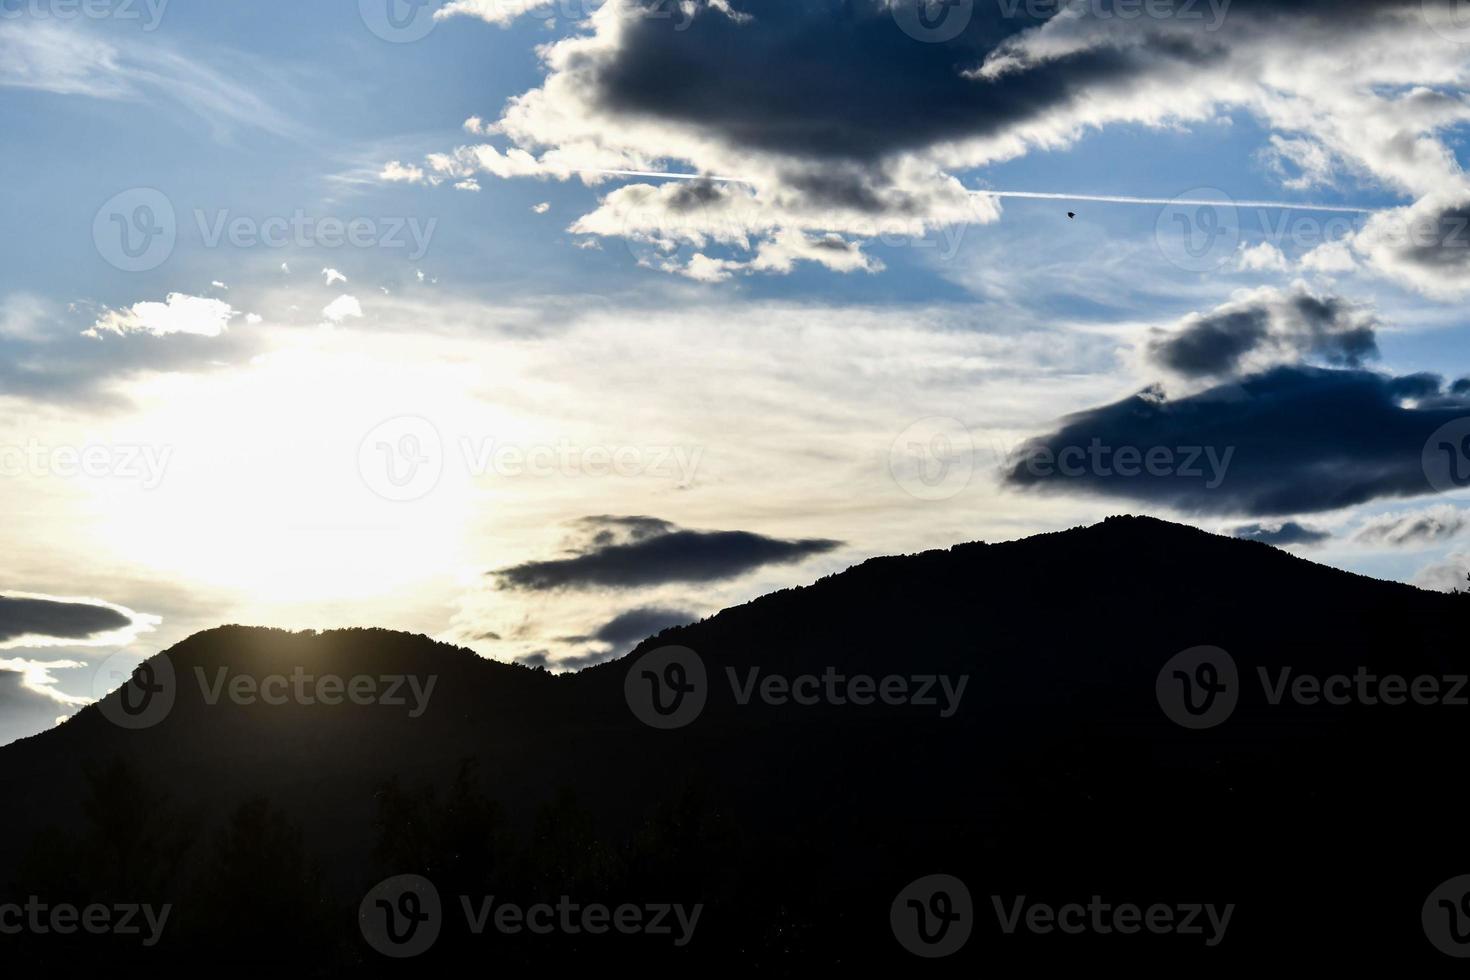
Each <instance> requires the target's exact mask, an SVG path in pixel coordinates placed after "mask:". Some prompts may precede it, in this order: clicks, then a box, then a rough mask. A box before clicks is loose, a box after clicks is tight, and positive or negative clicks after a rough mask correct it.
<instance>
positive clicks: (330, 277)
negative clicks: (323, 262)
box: [322, 269, 347, 286]
mask: <svg viewBox="0 0 1470 980" xmlns="http://www.w3.org/2000/svg"><path fill="white" fill-rule="evenodd" d="M322 279H323V280H325V282H326V284H327V285H328V286H330V285H332V284H334V283H339V282H346V281H347V277H346V276H344V275H343V274H342V273H340V272H338V271H337V270H336V269H323V270H322Z"/></svg>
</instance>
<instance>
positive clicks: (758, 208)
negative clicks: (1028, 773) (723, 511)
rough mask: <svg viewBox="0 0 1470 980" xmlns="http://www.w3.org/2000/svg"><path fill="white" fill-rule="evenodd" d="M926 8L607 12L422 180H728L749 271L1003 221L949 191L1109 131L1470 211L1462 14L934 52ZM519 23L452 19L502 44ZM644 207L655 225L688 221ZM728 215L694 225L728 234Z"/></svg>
mask: <svg viewBox="0 0 1470 980" xmlns="http://www.w3.org/2000/svg"><path fill="white" fill-rule="evenodd" d="M919 2H921V0H847V2H843V3H836V2H815V0H809V2H792V0H729V2H719V3H716V2H713V0H689V2H685V3H680V4H677V5H676V4H667V3H661V2H659V3H654V2H647V3H645V2H628V3H609V4H605V5H603V6H602V7H601V8H600V9H598V10H597V11H596V12H595V13H593V14H592V15H591V17H590V18H588V20H587V21H586V22H585V23H584V24H581V25H579V27H578V29H577V30H575V31H574V32H573V33H572V34H571V35H570V36H567V37H564V38H562V39H560V40H557V41H555V42H553V43H551V44H548V45H545V46H543V47H542V48H540V49H539V53H540V55H541V57H542V59H543V61H544V64H545V69H546V74H545V78H544V81H543V83H542V84H541V85H540V86H539V87H537V88H534V89H532V90H530V91H528V92H525V93H523V94H521V95H520V96H517V97H515V98H513V99H511V100H510V102H509V103H508V105H507V107H506V109H505V111H504V113H503V114H502V116H501V117H500V118H499V119H498V120H497V121H495V122H486V121H484V120H482V119H480V118H478V117H476V118H474V119H472V120H469V121H467V123H466V127H465V128H466V131H467V132H469V133H470V134H471V135H474V136H477V137H482V138H484V139H485V140H487V142H484V143H481V144H479V145H473V146H463V147H459V148H457V149H454V150H451V151H449V152H445V153H440V154H435V155H432V156H431V157H429V158H428V162H429V164H430V169H431V170H437V171H440V172H443V173H445V174H446V175H453V176H456V177H459V178H465V177H468V176H471V175H473V174H475V173H485V174H490V175H493V176H496V177H500V178H513V177H541V178H548V177H549V178H554V179H562V180H566V179H572V178H580V179H582V180H584V181H586V182H588V183H594V184H595V183H599V182H601V181H603V180H605V179H606V173H605V172H606V171H619V170H621V171H650V170H668V169H671V168H672V169H680V170H691V171H693V172H695V173H699V174H705V175H711V176H720V175H722V176H727V177H735V178H739V179H740V180H742V181H744V182H745V186H744V189H742V190H738V191H729V192H727V193H728V194H743V195H746V196H747V197H749V199H750V200H749V201H747V202H745V203H744V205H743V207H744V209H745V210H746V211H747V212H749V214H750V215H751V216H752V217H751V218H750V219H748V220H747V221H746V222H745V224H746V225H747V228H748V230H750V231H751V236H750V238H749V239H746V240H740V239H733V238H729V237H728V236H726V237H725V238H723V239H721V240H722V241H723V242H724V244H725V247H726V249H727V250H728V251H731V252H740V251H750V252H755V251H758V249H759V248H760V245H761V243H762V242H763V241H764V240H766V239H768V238H770V237H772V236H773V235H774V234H775V233H776V232H777V231H779V230H788V231H799V232H802V233H805V234H807V235H809V236H811V235H822V234H829V233H835V234H840V235H844V236H846V237H848V238H852V237H854V236H859V237H874V235H875V234H877V233H881V232H882V231H887V230H892V229H881V230H880V231H879V232H875V230H874V226H875V224H881V223H882V222H884V221H900V222H905V223H906V224H907V226H908V227H917V229H918V231H917V232H911V233H922V232H923V231H924V230H927V229H932V228H935V227H938V226H942V225H945V224H950V223H954V222H956V221H970V222H983V221H994V220H996V219H997V218H998V216H999V211H998V209H997V208H996V207H995V204H994V202H993V201H990V202H987V205H988V207H989V210H988V211H984V212H980V213H973V212H967V208H969V207H970V206H969V205H968V204H967V203H966V202H965V200H964V198H965V196H966V193H965V189H964V188H963V187H962V186H961V185H960V183H959V182H958V181H957V180H956V179H955V177H954V175H955V174H957V173H960V172H963V171H965V170H972V169H975V168H980V167H984V166H987V165H990V164H993V163H996V162H999V161H1004V160H1011V159H1015V158H1017V157H1020V156H1023V155H1025V154H1027V153H1030V152H1033V151H1036V150H1055V149H1058V148H1064V147H1067V146H1070V145H1072V144H1073V143H1075V142H1076V141H1077V140H1078V139H1079V138H1080V137H1081V136H1082V135H1084V134H1085V133H1087V132H1090V131H1093V130H1096V129H1099V128H1103V127H1106V126H1110V125H1116V124H1122V123H1129V124H1142V125H1146V126H1168V125H1178V124H1188V123H1192V122H1200V121H1206V120H1211V119H1215V118H1218V117H1219V115H1220V114H1221V113H1224V112H1235V111H1245V112H1248V113H1251V114H1252V115H1253V116H1255V117H1256V119H1257V120H1258V121H1259V122H1260V123H1262V124H1263V125H1264V127H1265V128H1266V129H1267V130H1268V131H1269V134H1268V136H1267V143H1266V145H1265V146H1264V147H1263V151H1262V152H1263V155H1264V156H1265V158H1266V159H1267V162H1268V166H1269V167H1271V168H1273V169H1274V170H1275V171H1276V172H1277V174H1278V176H1279V178H1280V179H1281V181H1282V182H1283V184H1284V185H1285V186H1287V187H1288V188H1292V189H1304V188H1307V187H1313V186H1319V185H1323V184H1327V183H1331V182H1332V181H1334V180H1335V179H1336V176H1337V175H1338V173H1340V172H1343V171H1347V172H1351V173H1353V174H1355V175H1365V176H1367V177H1368V178H1370V179H1372V180H1375V181H1377V182H1379V183H1381V184H1382V185H1384V186H1386V187H1388V188H1389V189H1390V190H1392V191H1396V192H1401V193H1405V194H1411V195H1415V196H1423V195H1427V194H1430V193H1434V192H1442V191H1444V190H1445V189H1446V188H1461V189H1465V190H1466V191H1467V193H1470V185H1467V182H1466V181H1465V179H1464V176H1463V174H1462V172H1461V170H1460V168H1459V166H1458V163H1457V162H1456V160H1455V155H1454V153H1453V152H1452V151H1451V150H1450V149H1449V147H1448V146H1447V144H1446V142H1445V140H1444V134H1446V133H1448V132H1450V131H1452V130H1454V129H1455V128H1456V127H1457V126H1460V125H1463V124H1464V123H1465V122H1467V121H1470V102H1467V101H1465V100H1464V99H1461V98H1458V97H1456V96H1455V95H1452V94H1450V91H1452V90H1453V89H1454V88H1455V87H1456V86H1458V85H1460V84H1461V83H1462V81H1463V78H1464V75H1465V70H1466V62H1467V58H1470V51H1467V49H1466V48H1465V47H1464V46H1462V45H1459V44H1456V43H1455V42H1454V41H1453V40H1451V39H1450V37H1448V36H1445V35H1443V34H1441V33H1439V32H1437V31H1435V30H1432V29H1430V26H1429V24H1427V23H1426V21H1425V17H1426V16H1428V17H1430V18H1435V17H1440V16H1443V17H1446V18H1449V17H1451V16H1452V14H1453V3H1452V2H1450V0H1444V2H1440V0H1428V2H1427V3H1423V4H1421V3H1420V2H1419V0H1397V2H1376V3H1369V2H1364V0H1358V2H1342V3H1328V2H1325V0H1301V2H1281V0H1276V2H1267V0H1235V2H1234V3H1232V4H1230V5H1228V8H1226V9H1221V10H1218V11H1217V9H1216V5H1207V4H1202V3H1192V2H1191V3H1188V4H1186V3H1183V2H1180V3H1169V2H1165V3H1163V4H1162V5H1151V12H1152V10H1153V8H1154V7H1156V6H1162V11H1161V12H1158V13H1152V14H1151V15H1150V16H1133V17H1128V16H1124V15H1122V14H1121V13H1119V12H1117V11H1115V10H1114V9H1113V7H1112V5H1111V4H1055V5H1053V4H1047V5H1035V4H1024V3H1021V4H1014V5H1011V4H989V3H984V4H981V3H977V4H974V5H969V4H964V5H956V6H954V7H952V8H951V7H945V8H944V9H943V10H942V11H941V12H940V17H939V20H940V21H945V20H946V18H949V19H950V20H949V21H948V22H946V23H941V24H940V26H939V28H938V29H937V30H932V31H931V30H928V29H927V28H926V27H925V24H923V23H921V22H920V20H919V18H918V17H917V11H916V9H915V5H916V4H917V3H919ZM1038 7H1039V8H1040V9H1038ZM515 8H516V5H514V4H512V5H502V4H498V3H488V2H483V3H482V2H476V3H464V4H457V5H455V6H453V7H452V8H446V9H445V10H442V11H440V14H441V15H444V16H447V15H449V14H451V13H464V14H472V13H473V14H476V15H478V16H480V17H481V18H482V19H492V18H491V17H488V16H486V15H487V14H488V13H493V14H494V18H495V19H497V20H498V21H499V22H503V21H504V20H506V19H508V18H509V17H511V16H513V11H514V10H515ZM931 13H932V11H931ZM1052 14H1057V15H1056V16H1051V15H1052ZM1225 14H1228V16H1223V15H1225ZM793 77H796V78H801V79H802V80H803V83H802V84H798V85H792V84H790V79H792V78H793ZM671 78H677V79H679V83H678V84H677V85H674V84H669V81H668V80H669V79H671ZM597 171H603V172H604V173H597ZM641 186H642V192H641V193H642V195H643V196H644V197H645V198H646V201H645V202H644V204H645V205H646V209H647V210H650V211H660V210H661V211H662V214H663V216H664V218H665V219H667V220H670V221H672V220H675V219H676V218H677V217H678V211H677V209H676V207H675V205H674V203H673V202H672V201H671V200H670V199H668V198H667V197H663V196H652V192H653V190H654V189H653V188H650V187H649V186H648V185H641ZM626 189H627V188H622V189H620V190H626ZM618 193H619V192H618V191H614V192H613V193H612V194H609V195H608V196H607V198H605V199H604V201H603V203H602V205H601V206H600V207H599V208H598V210H597V211H594V212H593V213H592V214H590V215H588V216H586V219H585V220H589V221H591V220H596V221H598V222H599V223H600V224H602V225H603V227H604V228H605V230H604V231H599V232H595V233H597V234H621V233H622V232H621V231H619V230H617V229H619V228H620V227H622V224H621V222H620V221H619V220H617V219H618V218H619V217H620V216H622V215H624V214H625V213H626V211H627V207H626V204H627V202H626V201H619V200H616V199H615V197H616V195H617V194H618ZM724 210H725V209H723V208H718V209H714V210H712V211H706V212H701V213H696V215H695V217H694V218H690V217H688V216H686V217H685V223H686V225H688V224H692V225H694V226H695V227H696V228H698V229H699V230H701V231H707V232H711V233H716V232H718V231H719V230H720V229H721V228H724V227H728V223H729V221H728V215H727V214H725V213H722V212H723V211H724ZM701 216H704V217H708V218H709V219H710V221H709V222H708V223H702V222H700V221H699V220H697V219H698V218H699V217H701ZM654 221H655V219H654V218H653V216H651V215H650V216H647V217H645V220H644V221H643V222H642V223H641V224H642V226H643V227H645V228H646V227H647V226H648V225H650V224H653V223H654ZM865 223H866V225H865ZM706 257H707V259H709V260H710V261H712V262H713V261H741V260H737V259H732V258H731V257H730V256H728V255H723V256H706ZM1272 258H1273V257H1272V256H1270V255H1269V254H1268V253H1266V252H1264V251H1260V250H1257V251H1253V252H1252V253H1250V255H1249V256H1248V257H1247V261H1250V262H1256V263H1260V262H1267V263H1269V262H1271V260H1272ZM851 268H854V269H860V268H863V267H861V266H852V267H851ZM688 269H689V263H687V262H683V263H679V264H676V265H673V266H671V267H670V270H669V271H672V272H682V273H684V274H687V273H688ZM706 271H708V266H707V265H706ZM767 271H780V266H779V265H777V266H772V267H771V268H770V269H769V270H767Z"/></svg>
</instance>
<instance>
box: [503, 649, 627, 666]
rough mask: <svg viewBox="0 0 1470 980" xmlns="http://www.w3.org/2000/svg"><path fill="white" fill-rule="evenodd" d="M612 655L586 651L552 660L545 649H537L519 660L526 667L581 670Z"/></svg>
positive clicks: (609, 658)
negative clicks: (578, 654) (585, 652)
mask: <svg viewBox="0 0 1470 980" xmlns="http://www.w3.org/2000/svg"><path fill="white" fill-rule="evenodd" d="M612 657H613V654H611V653H588V654H582V655H580V656H575V655H574V656H570V657H562V658H561V659H560V660H552V659H551V655H550V654H549V653H547V652H546V651H545V650H538V651H537V652H536V653H533V654H530V655H528V656H525V657H522V658H521V660H520V662H521V663H523V664H525V665H526V666H527V667H545V668H546V669H548V670H581V669H582V668H584V667H595V666H597V665H598V664H600V663H604V662H606V661H608V660H611V659H612Z"/></svg>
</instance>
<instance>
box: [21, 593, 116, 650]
mask: <svg viewBox="0 0 1470 980" xmlns="http://www.w3.org/2000/svg"><path fill="white" fill-rule="evenodd" d="M131 625H133V621H132V619H130V618H129V617H128V616H127V615H126V614H124V613H122V612H119V611H118V610H116V609H113V608H111V607H109V606H97V605H92V604H89V603H84V602H66V601H63V600H59V599H35V598H30V597H22V596H4V595H0V643H6V642H9V641H11V640H17V639H19V638H21V637H23V636H42V637H48V638H51V639H56V640H87V639H89V638H91V637H94V636H98V635H100V634H103V633H112V632H115V631H117V630H120V629H126V628H127V627H129V626H131Z"/></svg>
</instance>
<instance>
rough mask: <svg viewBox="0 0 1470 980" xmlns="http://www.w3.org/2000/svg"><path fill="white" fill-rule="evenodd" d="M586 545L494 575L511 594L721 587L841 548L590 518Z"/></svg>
mask: <svg viewBox="0 0 1470 980" xmlns="http://www.w3.org/2000/svg"><path fill="white" fill-rule="evenodd" d="M576 527H577V530H578V531H579V532H581V533H582V534H583V535H584V536H585V537H586V540H585V541H584V542H583V543H581V544H579V545H578V546H577V547H576V548H575V551H576V554H574V555H573V557H570V558H558V559H552V560H549V561H531V562H525V563H523V564H520V565H513V566H511V567H510V568H503V569H500V570H498V571H495V572H493V573H492V574H493V575H494V576H495V579H496V581H497V582H498V583H499V584H500V586H501V587H503V588H506V589H518V590H529V591H545V590H557V589H578V588H612V589H628V588H638V587H643V586H653V585H664V584H668V583H675V582H685V583H687V582H717V581H722V580H725V579H731V578H735V577H737V576H740V575H744V574H745V573H747V572H751V571H755V570H756V569H758V568H761V567H763V566H766V565H784V564H791V563H793V562H798V561H802V560H803V559H806V558H810V557H811V556H813V555H819V554H825V553H827V552H829V551H832V550H833V549H835V548H837V547H839V546H840V545H841V542H839V541H831V540H827V539H824V538H808V539H802V540H795V541H790V540H782V539H779V538H770V537H766V536H764V535H761V534H755V533H753V532H750V531H692V530H686V529H683V528H679V527H676V526H675V525H673V524H670V523H669V522H667V521H661V520H658V519H657V518H652V517H588V518H583V519H582V520H581V521H578V522H577V523H576Z"/></svg>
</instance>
